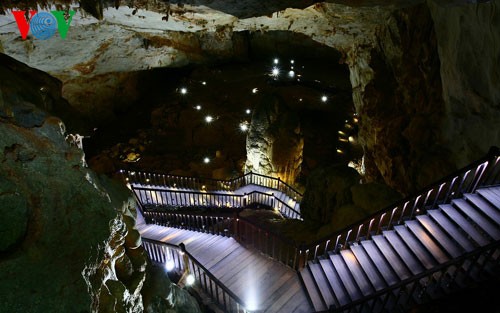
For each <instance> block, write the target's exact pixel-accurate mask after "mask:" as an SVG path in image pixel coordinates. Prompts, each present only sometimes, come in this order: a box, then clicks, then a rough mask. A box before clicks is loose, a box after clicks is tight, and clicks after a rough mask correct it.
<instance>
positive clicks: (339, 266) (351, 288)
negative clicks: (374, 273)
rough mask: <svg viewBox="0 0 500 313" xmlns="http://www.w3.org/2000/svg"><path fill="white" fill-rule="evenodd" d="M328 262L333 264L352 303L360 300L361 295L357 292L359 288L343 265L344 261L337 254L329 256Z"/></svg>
mask: <svg viewBox="0 0 500 313" xmlns="http://www.w3.org/2000/svg"><path fill="white" fill-rule="evenodd" d="M330 260H331V261H332V263H333V266H334V267H335V269H336V270H337V273H338V274H339V277H340V279H341V280H342V284H343V285H344V286H345V289H346V290H347V292H348V293H349V296H350V297H351V299H352V300H353V301H356V300H358V299H360V298H361V297H362V296H363V294H362V293H361V291H360V290H359V287H358V285H357V283H356V281H355V280H354V278H353V277H352V273H351V271H349V268H348V267H347V265H346V264H345V263H344V260H343V259H342V257H341V256H340V255H339V254H330Z"/></svg>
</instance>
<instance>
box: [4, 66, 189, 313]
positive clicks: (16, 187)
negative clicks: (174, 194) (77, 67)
mask: <svg viewBox="0 0 500 313" xmlns="http://www.w3.org/2000/svg"><path fill="white" fill-rule="evenodd" d="M12 69H18V71H16V72H12ZM21 75H22V78H21ZM0 76H1V77H2V82H4V81H6V79H7V78H6V77H8V80H9V83H8V84H7V83H5V84H4V83H3V84H2V85H0V90H1V93H0V99H2V100H1V102H0V134H2V135H1V136H0V160H1V162H0V203H1V205H0V213H1V214H2V216H3V218H2V220H1V221H0V229H1V231H0V233H1V236H0V255H1V256H0V280H1V281H2V284H0V294H1V295H2V296H1V299H2V300H1V301H0V311H1V312H90V311H91V307H92V312H142V311H143V309H144V306H143V301H142V294H141V292H142V287H143V284H144V282H145V279H146V273H147V263H148V260H147V257H146V254H145V252H144V250H143V248H142V247H141V246H140V244H141V240H140V236H139V233H138V232H137V230H136V229H135V228H134V225H135V202H134V200H133V198H132V197H131V195H130V193H129V191H128V190H127V189H126V188H125V187H123V186H121V185H120V184H119V183H116V182H112V181H110V180H109V179H106V178H103V177H98V176H97V175H95V174H94V173H93V172H91V171H90V170H89V169H88V168H87V167H86V165H85V162H84V159H83V153H82V151H81V150H80V149H78V148H77V147H76V146H75V145H74V144H70V143H68V142H67V141H66V139H65V136H64V132H65V126H64V124H63V123H62V122H61V120H60V119H58V118H56V117H53V116H51V115H50V114H48V113H46V112H45V111H44V110H43V109H46V108H47V105H48V104H51V105H53V107H57V106H58V105H63V104H64V101H62V102H61V99H60V90H58V89H57V87H58V86H60V85H58V84H59V83H58V81H57V80H55V79H53V78H51V77H50V76H49V75H47V74H44V73H41V72H39V71H36V70H31V69H29V68H27V67H26V66H24V65H22V64H19V63H17V62H15V61H13V60H11V59H9V58H6V57H5V56H2V66H1V67H0ZM16 83H18V84H16ZM42 83H43V84H42ZM44 86H45V87H46V89H44V90H43V92H42V93H41V94H40V88H41V87H44ZM21 87H22V90H21ZM163 283H164V284H167V286H166V287H165V288H170V289H169V290H174V289H175V288H173V287H168V285H170V284H171V283H170V282H169V281H168V278H163ZM87 288H88V289H87ZM173 292H174V291H172V293H170V294H169V293H164V294H161V296H160V297H159V294H155V293H154V292H152V291H151V290H149V291H148V294H147V296H148V298H152V299H157V300H156V301H160V302H161V301H163V302H164V303H166V305H167V306H168V307H169V308H172V307H176V308H177V307H180V309H179V310H181V311H182V307H183V306H186V307H189V308H191V309H190V310H189V312H196V311H197V308H198V306H197V304H196V302H195V301H194V300H193V299H192V298H191V297H190V296H188V295H186V294H185V291H179V290H177V291H175V292H176V294H179V295H180V296H179V301H180V302H182V303H180V304H179V305H176V301H178V300H177V299H176V298H175V297H172V295H174V293H173ZM89 294H90V295H89ZM91 296H92V297H91ZM169 297H170V301H169V300H168V299H169ZM161 299H163V300H161ZM164 307H165V305H164ZM149 312H158V311H155V310H150V311H149ZM162 312H164V311H162Z"/></svg>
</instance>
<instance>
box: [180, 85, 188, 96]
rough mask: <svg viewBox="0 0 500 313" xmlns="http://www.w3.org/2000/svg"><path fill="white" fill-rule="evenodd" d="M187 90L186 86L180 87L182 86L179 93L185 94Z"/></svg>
mask: <svg viewBox="0 0 500 313" xmlns="http://www.w3.org/2000/svg"><path fill="white" fill-rule="evenodd" d="M187 92H188V90H187V88H185V87H182V88H181V94H182V95H185V94H187Z"/></svg>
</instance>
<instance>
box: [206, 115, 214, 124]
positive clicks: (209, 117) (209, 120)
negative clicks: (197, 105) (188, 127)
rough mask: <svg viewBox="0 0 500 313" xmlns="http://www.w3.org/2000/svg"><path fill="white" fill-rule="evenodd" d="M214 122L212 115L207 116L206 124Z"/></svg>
mask: <svg viewBox="0 0 500 313" xmlns="http://www.w3.org/2000/svg"><path fill="white" fill-rule="evenodd" d="M213 120H214V118H213V117H212V116H211V115H207V116H205V122H207V123H212V122H213Z"/></svg>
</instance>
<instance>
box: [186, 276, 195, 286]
mask: <svg viewBox="0 0 500 313" xmlns="http://www.w3.org/2000/svg"><path fill="white" fill-rule="evenodd" d="M193 284H194V276H193V274H189V275H188V276H187V277H186V285H187V286H191V285H193Z"/></svg>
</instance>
